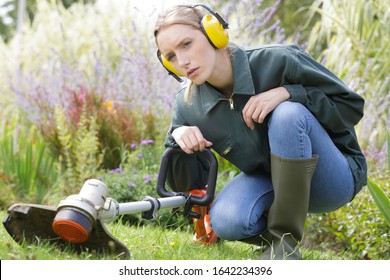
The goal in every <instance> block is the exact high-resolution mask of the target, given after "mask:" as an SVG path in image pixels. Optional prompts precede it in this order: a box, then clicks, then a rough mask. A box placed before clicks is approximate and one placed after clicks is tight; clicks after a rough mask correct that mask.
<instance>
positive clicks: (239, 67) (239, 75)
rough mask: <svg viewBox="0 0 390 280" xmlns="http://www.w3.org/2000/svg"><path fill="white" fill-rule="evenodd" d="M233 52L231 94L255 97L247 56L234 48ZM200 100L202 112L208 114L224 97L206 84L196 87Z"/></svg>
mask: <svg viewBox="0 0 390 280" xmlns="http://www.w3.org/2000/svg"><path fill="white" fill-rule="evenodd" d="M234 47H235V49H234V52H233V77H234V86H233V94H234V95H236V94H243V95H255V89H254V85H253V80H252V74H251V71H250V66H249V60H248V56H247V55H246V52H245V50H244V49H242V48H240V47H238V46H234ZM195 94H196V95H197V98H199V99H200V101H201V104H202V107H203V110H204V112H205V113H208V112H209V111H210V110H211V109H212V108H213V107H214V106H215V105H216V104H217V103H218V102H219V101H220V100H226V97H225V96H224V95H223V94H221V93H220V92H219V91H218V90H216V89H215V88H214V87H212V86H211V85H210V84H208V83H204V84H202V85H199V86H197V90H196V92H195Z"/></svg>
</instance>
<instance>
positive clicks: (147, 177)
mask: <svg viewBox="0 0 390 280" xmlns="http://www.w3.org/2000/svg"><path fill="white" fill-rule="evenodd" d="M151 181H152V176H150V175H146V176H144V183H145V184H149V183H150V182H151Z"/></svg>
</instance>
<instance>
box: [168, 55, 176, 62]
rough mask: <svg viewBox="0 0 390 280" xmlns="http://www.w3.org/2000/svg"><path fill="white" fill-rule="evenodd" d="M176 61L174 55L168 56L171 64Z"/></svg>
mask: <svg viewBox="0 0 390 280" xmlns="http://www.w3.org/2000/svg"><path fill="white" fill-rule="evenodd" d="M174 59H175V55H174V54H172V55H169V56H168V61H169V62H172V61H173V60H174Z"/></svg>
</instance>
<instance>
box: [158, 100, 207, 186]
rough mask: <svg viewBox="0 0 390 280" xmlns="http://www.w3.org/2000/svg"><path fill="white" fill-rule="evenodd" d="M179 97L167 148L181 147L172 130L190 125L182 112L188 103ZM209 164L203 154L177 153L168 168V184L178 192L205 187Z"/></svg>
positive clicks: (166, 143)
mask: <svg viewBox="0 0 390 280" xmlns="http://www.w3.org/2000/svg"><path fill="white" fill-rule="evenodd" d="M178 97H179V95H178V96H177V97H176V104H175V109H174V112H173V116H172V122H171V125H170V127H169V130H168V133H167V136H166V139H165V148H170V147H171V148H179V145H178V144H177V143H176V142H175V139H174V138H173V137H172V132H173V131H174V130H175V129H176V128H178V127H181V126H184V125H190V124H189V123H188V122H187V121H186V120H185V118H184V117H182V115H181V114H180V110H181V108H182V107H183V106H187V105H186V104H185V103H183V100H180V98H178ZM209 165H210V163H209V161H208V160H207V159H206V158H204V156H202V155H201V154H197V153H195V154H191V155H189V154H186V153H184V152H183V153H180V154H175V155H174V157H173V159H172V161H171V166H169V167H168V170H167V183H168V186H169V187H170V188H171V189H172V190H173V191H177V192H185V191H188V190H191V189H202V188H204V187H205V186H206V184H207V181H208V171H209Z"/></svg>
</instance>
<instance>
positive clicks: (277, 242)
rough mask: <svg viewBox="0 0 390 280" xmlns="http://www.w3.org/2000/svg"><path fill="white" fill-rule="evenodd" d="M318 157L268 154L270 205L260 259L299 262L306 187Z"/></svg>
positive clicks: (306, 199) (309, 182) (307, 193)
mask: <svg viewBox="0 0 390 280" xmlns="http://www.w3.org/2000/svg"><path fill="white" fill-rule="evenodd" d="M317 162H318V155H314V156H313V157H312V158H309V159H306V158H304V159H289V158H283V157H280V156H277V155H275V154H272V153H271V174H272V184H273V187H274V202H273V204H272V206H271V209H270V211H269V213H268V221H267V232H266V233H264V234H263V235H262V237H263V238H264V239H265V240H266V241H267V242H268V243H269V245H270V246H269V247H268V248H267V249H266V250H265V251H264V252H263V254H262V255H261V257H260V258H261V259H263V260H266V259H267V260H273V259H275V260H285V259H288V260H300V259H301V258H302V257H301V254H300V252H299V249H298V247H299V244H300V242H301V240H302V238H303V230H304V225H305V221H306V216H307V212H308V208H309V197H310V184H311V178H312V176H313V174H314V171H315V168H316V166H317Z"/></svg>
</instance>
